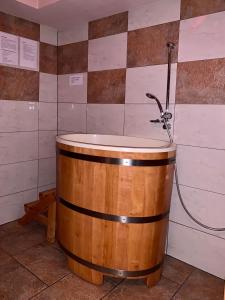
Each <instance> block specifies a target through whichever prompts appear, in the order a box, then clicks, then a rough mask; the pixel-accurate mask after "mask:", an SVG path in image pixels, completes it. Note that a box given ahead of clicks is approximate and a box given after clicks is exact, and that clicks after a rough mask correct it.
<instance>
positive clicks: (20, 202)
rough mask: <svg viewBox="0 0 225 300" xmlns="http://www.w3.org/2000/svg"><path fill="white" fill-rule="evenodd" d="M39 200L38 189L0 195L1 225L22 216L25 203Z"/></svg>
mask: <svg viewBox="0 0 225 300" xmlns="http://www.w3.org/2000/svg"><path fill="white" fill-rule="evenodd" d="M35 200H37V189H33V190H28V191H25V192H20V193H17V194H12V195H8V196H3V197H0V225H1V224H4V223H8V222H11V221H14V220H17V219H19V218H21V217H22V216H23V215H24V204H25V203H28V202H31V201H35Z"/></svg>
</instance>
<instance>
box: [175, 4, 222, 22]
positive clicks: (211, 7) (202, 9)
mask: <svg viewBox="0 0 225 300" xmlns="http://www.w3.org/2000/svg"><path fill="white" fill-rule="evenodd" d="M224 10H225V2H224V1H223V0H216V1H212V0H204V5H203V2H202V0H181V19H188V18H193V17H197V16H201V15H208V14H212V13H216V12H220V11H224Z"/></svg>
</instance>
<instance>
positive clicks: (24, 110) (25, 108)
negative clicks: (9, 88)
mask: <svg viewBox="0 0 225 300" xmlns="http://www.w3.org/2000/svg"><path fill="white" fill-rule="evenodd" d="M31 130H38V104H37V103H36V102H27V101H8V100H1V108H0V132H14V131H31Z"/></svg>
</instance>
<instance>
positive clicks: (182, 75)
mask: <svg viewBox="0 0 225 300" xmlns="http://www.w3.org/2000/svg"><path fill="white" fill-rule="evenodd" d="M224 76H225V59H224V58H221V59H212V60H202V61H192V62H191V61H190V62H183V63H178V67H177V87H176V103H177V104H225V97H224V93H225V85H224Z"/></svg>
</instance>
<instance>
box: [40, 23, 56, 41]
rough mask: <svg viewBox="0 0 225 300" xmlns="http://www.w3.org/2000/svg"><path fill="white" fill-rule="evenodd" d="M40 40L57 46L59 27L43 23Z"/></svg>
mask: <svg viewBox="0 0 225 300" xmlns="http://www.w3.org/2000/svg"><path fill="white" fill-rule="evenodd" d="M40 42H43V43H47V44H51V45H54V46H57V29H56V28H53V27H49V26H46V25H42V24H41V25H40Z"/></svg>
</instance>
